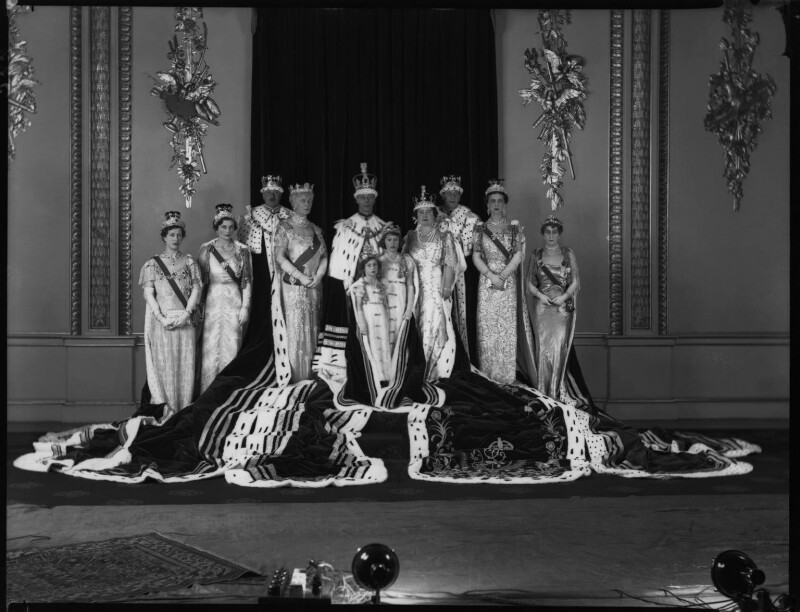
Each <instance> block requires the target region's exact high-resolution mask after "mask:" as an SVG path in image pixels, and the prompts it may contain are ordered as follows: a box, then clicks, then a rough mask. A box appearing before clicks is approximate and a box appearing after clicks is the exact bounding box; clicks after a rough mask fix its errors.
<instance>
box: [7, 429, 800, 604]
mask: <svg viewBox="0 0 800 612" xmlns="http://www.w3.org/2000/svg"><path fill="white" fill-rule="evenodd" d="M47 425H50V424H47ZM661 425H662V426H665V424H663V423H662V424H661ZM672 425H673V424H672V423H670V424H669V426H672ZM695 425H698V424H697V423H695ZM752 425H753V426H756V425H761V426H766V427H774V426H775V424H774V423H760V424H758V423H753V424H752ZM786 425H787V424H782V426H786ZM26 426H27V429H21V426H19V425H14V428H16V429H17V430H18V431H19V430H21V431H30V430H31V424H27V425H26ZM676 426H680V427H684V426H685V424H676ZM33 427H34V428H35V430H38V431H47V430H48V429H49V430H54V429H55V430H57V429H58V427H57V426H56V427H52V428H51V427H44V428H42V425H41V424H34V425H33ZM696 428H698V429H699V428H701V427H696ZM9 429H11V428H9ZM771 452H773V451H772V450H770V449H768V448H767V449H765V451H764V454H765V455H766V454H768V453H771ZM48 476H49V475H48ZM52 476H53V477H54V478H66V477H65V476H60V475H55V474H54V475H52ZM726 480H727V481H729V482H730V483H731V486H733V489H732V491H731V493H729V494H720V493H714V494H706V495H702V494H692V495H674V494H673V495H647V496H628V497H621V496H618V495H617V496H614V497H605V496H602V495H594V496H591V497H585V496H573V497H563V496H562V497H559V498H553V499H540V498H533V497H532V498H529V499H525V498H520V499H484V498H482V497H481V496H479V495H476V496H475V498H464V497H463V496H462V497H461V498H460V499H457V500H448V499H434V500H430V499H429V500H414V499H411V500H405V501H395V502H380V501H374V500H369V499H367V498H366V497H364V492H363V491H362V489H363V488H362V487H352V488H348V491H351V495H350V496H349V497H348V498H347V501H336V502H331V503H302V502H300V501H297V502H295V503H291V504H289V503H263V502H262V503H235V504H192V505H189V504H181V505H128V506H125V505H117V506H114V507H113V508H109V507H108V506H104V505H101V502H102V501H103V500H98V505H82V506H70V505H63V506H54V507H50V508H48V507H41V506H33V505H22V504H15V505H9V506H7V524H6V527H7V536H6V537H7V539H8V540H7V549H12V548H19V547H24V546H57V545H63V544H69V543H75V542H83V541H92V540H102V539H106V538H111V537H118V536H124V535H133V534H137V533H143V532H149V531H158V532H160V533H162V534H163V535H166V536H168V537H172V538H174V539H176V540H179V541H181V542H183V543H185V544H188V545H191V546H194V547H196V548H200V549H202V550H205V551H208V552H211V553H213V554H215V555H218V556H220V557H223V558H226V559H229V560H231V561H234V562H236V563H239V564H241V565H244V566H246V567H249V568H251V569H253V570H255V571H258V572H259V573H261V574H263V575H265V576H269V575H270V574H271V573H272V572H273V571H274V570H275V569H277V568H278V567H288V568H293V567H305V566H306V564H307V562H308V560H309V559H315V560H318V561H326V562H328V563H330V564H332V565H333V566H334V567H336V568H337V569H343V570H349V568H350V565H351V562H352V558H353V555H354V554H355V552H356V549H357V548H358V547H359V546H362V545H365V544H368V543H371V542H381V543H385V544H387V545H389V546H391V547H392V548H393V549H394V550H395V552H396V553H397V555H398V557H399V559H400V568H401V569H400V575H399V578H398V579H397V581H396V582H395V584H394V585H392V586H391V587H390V589H389V590H388V591H386V592H385V593H384V594H383V597H382V599H383V601H384V602H387V603H408V604H415V603H428V604H430V603H442V604H454V603H457V604H460V605H463V604H465V603H472V604H486V603H509V604H530V605H538V606H554V607H555V606H593V607H595V606H596V607H609V608H610V607H623V606H632V607H633V606H636V607H639V606H659V607H663V606H664V605H672V606H684V607H685V606H686V605H688V604H693V605H695V606H698V607H709V606H710V607H714V608H723V607H725V606H728V605H729V604H730V603H731V602H730V601H729V600H728V599H727V598H724V597H722V596H721V595H720V594H719V593H716V592H715V591H714V589H713V587H712V585H711V580H710V566H711V562H712V560H713V558H714V557H715V556H716V555H717V554H718V553H719V552H722V551H723V550H727V549H731V548H734V549H740V550H743V551H745V552H746V553H747V554H748V555H750V557H751V558H753V560H754V561H755V562H756V563H757V565H758V567H759V568H760V569H762V570H763V571H764V572H765V574H766V577H767V580H766V584H765V587H766V588H767V589H768V590H769V591H770V593H772V594H773V595H778V594H779V593H782V592H786V591H787V590H788V581H789V491H788V488H787V490H786V491H785V493H777V494H748V495H742V494H739V493H737V492H736V487H735V480H736V477H729V478H727V479H726ZM569 485H570V483H565V484H564V485H563V486H569ZM161 486H168V485H161ZM398 486H402V483H399V484H398ZM444 486H452V487H457V486H458V485H444ZM480 486H487V487H489V486H492V485H480ZM533 487H534V488H535V485H534V486H533ZM37 537H38V538H47V539H37ZM264 588H265V584H264V583H263V582H262V581H259V580H251V581H249V582H243V583H240V584H227V585H216V586H214V585H211V586H208V587H195V588H192V589H183V590H181V591H177V592H170V593H155V594H152V595H151V596H148V597H146V598H142V600H141V601H144V600H146V601H148V602H151V603H155V602H170V603H195V604H199V603H237V604H241V603H255V602H256V601H257V598H258V597H259V596H261V595H263V594H264Z"/></svg>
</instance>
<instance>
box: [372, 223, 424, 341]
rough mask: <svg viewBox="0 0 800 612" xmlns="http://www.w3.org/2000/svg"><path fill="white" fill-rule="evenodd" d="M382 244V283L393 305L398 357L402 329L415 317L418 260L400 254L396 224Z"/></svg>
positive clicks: (385, 232)
mask: <svg viewBox="0 0 800 612" xmlns="http://www.w3.org/2000/svg"><path fill="white" fill-rule="evenodd" d="M378 244H379V246H380V247H381V248H382V249H383V254H382V255H381V256H380V262H381V276H380V280H381V282H382V283H383V286H384V287H386V299H387V301H388V303H389V344H390V346H391V350H392V354H394V350H395V346H396V343H397V336H398V334H399V332H400V327H401V325H402V324H403V321H408V320H410V319H411V316H412V315H413V314H414V301H415V300H416V289H415V288H414V260H413V259H411V257H410V256H409V255H407V254H406V253H401V252H400V244H401V233H400V228H399V227H398V226H397V225H395V224H394V223H387V224H386V226H385V227H384V230H383V231H382V232H381V239H380V241H379V242H378Z"/></svg>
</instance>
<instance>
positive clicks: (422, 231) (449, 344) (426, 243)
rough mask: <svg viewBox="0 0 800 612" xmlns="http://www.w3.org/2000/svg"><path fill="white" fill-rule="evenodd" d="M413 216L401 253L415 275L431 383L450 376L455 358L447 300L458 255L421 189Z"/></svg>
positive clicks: (417, 316)
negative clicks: (437, 221)
mask: <svg viewBox="0 0 800 612" xmlns="http://www.w3.org/2000/svg"><path fill="white" fill-rule="evenodd" d="M414 215H415V219H416V222H417V226H416V228H415V229H413V230H411V231H409V232H408V234H406V239H405V243H404V245H403V252H404V253H406V254H408V255H409V256H410V257H411V259H413V260H414V263H415V266H416V269H417V273H418V275H419V297H418V299H417V303H416V307H415V309H414V317H415V319H416V321H417V326H418V329H419V334H420V337H421V339H422V346H423V352H424V354H425V364H426V379H427V380H428V381H435V380H437V379H439V378H447V377H449V376H450V374H451V372H452V371H453V364H454V362H455V357H456V338H455V332H454V329H453V320H452V300H451V296H452V293H453V285H454V283H455V271H456V269H457V268H458V255H457V251H456V245H455V242H454V240H453V235H452V234H451V233H450V232H449V231H446V230H445V229H443V228H441V227H438V226H437V224H436V205H435V204H434V201H433V198H432V197H431V196H429V195H428V194H426V191H425V186H424V185H423V186H422V189H421V192H420V196H419V197H415V198H414Z"/></svg>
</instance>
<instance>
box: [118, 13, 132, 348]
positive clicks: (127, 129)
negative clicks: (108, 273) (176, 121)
mask: <svg viewBox="0 0 800 612" xmlns="http://www.w3.org/2000/svg"><path fill="white" fill-rule="evenodd" d="M118 29H119V63H118V69H119V78H118V83H119V333H120V335H123V336H127V335H130V333H131V180H132V170H131V144H132V143H131V137H132V134H133V131H132V120H133V116H132V99H133V97H132V95H131V85H132V79H131V66H132V62H133V54H132V39H133V8H132V7H130V6H121V7H120V8H119V24H118Z"/></svg>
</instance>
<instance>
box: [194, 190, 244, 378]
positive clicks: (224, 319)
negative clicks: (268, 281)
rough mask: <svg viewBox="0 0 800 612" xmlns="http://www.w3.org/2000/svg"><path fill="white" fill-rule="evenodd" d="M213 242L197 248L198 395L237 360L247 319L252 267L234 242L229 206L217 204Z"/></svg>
mask: <svg viewBox="0 0 800 612" xmlns="http://www.w3.org/2000/svg"><path fill="white" fill-rule="evenodd" d="M216 211H217V212H216V215H214V222H213V227H214V230H215V231H216V233H217V237H216V238H215V239H214V240H210V241H209V242H206V243H205V244H203V245H202V246H201V247H200V254H199V256H198V258H197V259H198V263H199V264H200V271H201V273H202V275H203V284H204V286H205V310H204V313H205V316H204V320H203V340H202V354H203V356H202V365H201V371H200V392H201V393H202V392H203V391H205V390H206V389H207V388H208V386H209V385H210V384H211V382H212V381H213V380H214V378H215V377H216V376H217V374H219V373H220V372H221V371H222V369H223V368H224V367H225V366H226V365H228V364H229V363H230V362H231V360H232V359H233V358H234V357H236V354H237V353H238V352H239V349H240V348H241V347H242V338H243V337H244V333H245V330H246V326H247V321H248V319H249V317H250V301H251V294H252V289H253V282H252V281H253V263H252V258H251V254H250V249H248V248H247V247H246V246H245V245H244V244H242V243H241V242H239V241H237V240H236V239H235V238H234V236H236V230H237V229H238V224H237V222H236V218H235V217H234V216H233V212H232V211H233V207H232V206H231V205H230V204H217V206H216Z"/></svg>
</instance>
